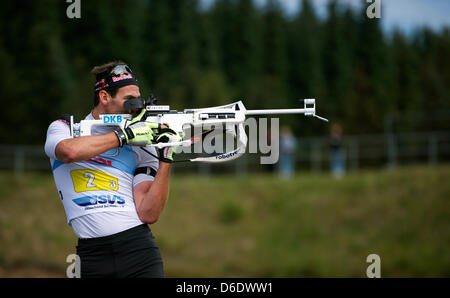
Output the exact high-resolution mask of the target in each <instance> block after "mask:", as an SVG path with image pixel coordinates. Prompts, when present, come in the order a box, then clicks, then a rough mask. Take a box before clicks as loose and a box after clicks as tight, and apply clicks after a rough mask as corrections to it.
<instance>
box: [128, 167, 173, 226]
mask: <svg viewBox="0 0 450 298" xmlns="http://www.w3.org/2000/svg"><path fill="white" fill-rule="evenodd" d="M170 168H171V164H170V163H165V162H161V163H160V164H159V168H158V172H157V174H156V177H155V180H154V181H153V182H152V181H145V182H141V183H139V184H138V185H136V186H135V187H134V189H133V198H134V204H135V205H136V211H137V213H138V216H139V219H140V220H141V221H143V222H145V223H149V224H152V223H155V222H156V221H157V220H158V218H159V215H160V214H161V212H162V210H163V208H164V205H165V204H166V201H167V197H168V195H169V177H170Z"/></svg>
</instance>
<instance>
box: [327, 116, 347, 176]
mask: <svg viewBox="0 0 450 298" xmlns="http://www.w3.org/2000/svg"><path fill="white" fill-rule="evenodd" d="M329 145H330V170H331V174H332V175H333V177H335V178H341V177H342V176H343V175H344V174H345V158H344V149H343V148H342V127H341V126H340V125H339V124H337V123H335V124H333V125H332V126H331V131H330V139H329Z"/></svg>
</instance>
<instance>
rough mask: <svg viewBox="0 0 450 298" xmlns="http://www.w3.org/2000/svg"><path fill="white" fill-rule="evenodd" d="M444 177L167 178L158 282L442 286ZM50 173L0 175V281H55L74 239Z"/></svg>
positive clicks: (447, 209) (449, 207) (447, 219)
mask: <svg viewBox="0 0 450 298" xmlns="http://www.w3.org/2000/svg"><path fill="white" fill-rule="evenodd" d="M448 181H450V167H449V166H439V167H436V168H431V167H419V166H417V167H408V168H402V169H399V170H397V171H364V172H359V173H357V174H351V175H348V176H346V177H344V178H343V179H340V180H335V179H333V178H331V177H330V176H329V175H326V174H323V175H311V174H307V173H304V174H298V175H297V176H295V177H294V178H293V179H290V180H283V179H280V178H278V177H277V176H272V175H252V176H222V175H221V176H209V177H206V176H196V175H192V176H178V175H176V174H175V175H173V176H172V180H171V190H170V197H169V200H168V202H167V205H166V207H165V209H164V212H163V214H162V215H161V217H160V220H159V221H158V222H157V223H156V224H154V225H152V226H151V228H152V231H153V233H154V235H155V238H156V241H157V243H158V245H159V246H160V250H161V254H162V256H163V259H164V262H165V270H166V274H167V276H169V277H365V272H366V268H367V266H368V265H369V264H368V263H366V257H367V256H368V255H369V254H372V253H376V254H378V255H379V256H380V257H381V276H382V277H449V276H450V255H449V254H448V245H449V244H450V185H449V183H448ZM59 200H60V199H59V197H58V194H57V192H56V188H55V186H54V184H53V179H52V177H51V175H50V174H27V175H25V176H23V177H14V176H12V174H11V173H9V172H3V173H0V276H62V277H63V276H64V275H65V269H66V266H67V265H68V264H67V263H65V260H66V257H67V255H68V254H71V253H74V252H75V245H76V237H75V236H74V234H73V232H72V230H71V228H70V227H69V226H67V224H66V218H65V214H64V210H63V207H62V204H61V203H60V202H59Z"/></svg>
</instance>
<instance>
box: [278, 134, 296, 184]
mask: <svg viewBox="0 0 450 298" xmlns="http://www.w3.org/2000/svg"><path fill="white" fill-rule="evenodd" d="M296 150H297V140H296V139H295V136H294V135H293V134H292V131H291V128H290V127H288V126H283V127H282V128H281V133H280V161H279V162H278V173H279V175H280V176H281V177H284V178H290V177H292V175H293V174H294V172H295V152H296Z"/></svg>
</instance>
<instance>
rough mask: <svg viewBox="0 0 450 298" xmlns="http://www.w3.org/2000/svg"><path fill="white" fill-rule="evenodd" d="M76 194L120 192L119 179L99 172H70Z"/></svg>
mask: <svg viewBox="0 0 450 298" xmlns="http://www.w3.org/2000/svg"><path fill="white" fill-rule="evenodd" d="M70 175H71V176H72V181H73V186H74V188H75V191H76V192H83V191H91V190H118V189H119V183H118V179H117V178H116V177H114V176H111V175H108V174H106V173H104V172H102V171H98V170H73V171H71V172H70Z"/></svg>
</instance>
